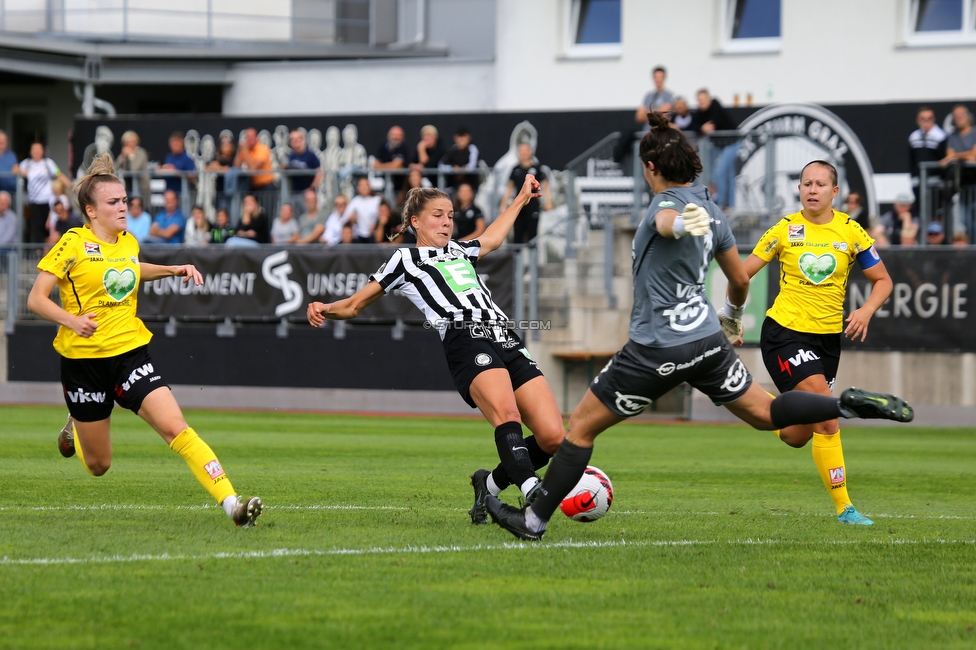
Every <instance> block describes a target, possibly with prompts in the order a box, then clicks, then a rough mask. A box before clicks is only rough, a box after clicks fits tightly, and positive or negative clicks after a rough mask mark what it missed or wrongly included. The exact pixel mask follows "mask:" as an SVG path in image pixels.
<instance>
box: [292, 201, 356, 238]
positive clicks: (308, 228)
mask: <svg viewBox="0 0 976 650" xmlns="http://www.w3.org/2000/svg"><path fill="white" fill-rule="evenodd" d="M340 196H341V195H340ZM302 198H303V199H304V200H305V212H304V214H302V216H301V217H299V218H298V241H297V242H295V243H296V244H314V243H315V242H317V241H319V240H320V239H321V238H322V233H324V232H325V219H323V218H322V211H321V210H319V196H318V194H317V193H316V191H315V190H313V189H311V188H309V189H307V190H305V192H304V194H303V195H302ZM342 200H343V201H345V200H346V197H345V196H343V197H342Z"/></svg>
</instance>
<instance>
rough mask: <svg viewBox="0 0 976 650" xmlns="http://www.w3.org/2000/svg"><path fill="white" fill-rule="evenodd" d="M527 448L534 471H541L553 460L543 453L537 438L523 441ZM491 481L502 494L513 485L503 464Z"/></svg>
mask: <svg viewBox="0 0 976 650" xmlns="http://www.w3.org/2000/svg"><path fill="white" fill-rule="evenodd" d="M523 442H524V443H525V446H526V447H527V448H528V450H529V460H531V461H532V469H533V470H534V471H535V470H540V469H542V468H543V467H545V466H546V465H548V464H549V459H550V458H552V454H547V453H546V452H544V451H542V448H541V447H539V441H538V440H536V439H535V436H529V437H528V438H525V439H524V440H523ZM491 479H492V480H493V481H494V482H495V485H496V486H497V487H498V491H499V492H501V491H502V490H504V489H505V488H507V487H508V486H509V485H511V484H512V480H511V479H510V478H509V476H508V472H506V471H505V466H504V465H502V464H501V463H499V464H498V467H496V468H495V469H494V470H492V472H491Z"/></svg>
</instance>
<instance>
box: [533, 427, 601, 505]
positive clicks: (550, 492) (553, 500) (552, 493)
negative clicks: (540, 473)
mask: <svg viewBox="0 0 976 650" xmlns="http://www.w3.org/2000/svg"><path fill="white" fill-rule="evenodd" d="M592 455H593V447H579V446H577V445H574V444H573V443H571V442H570V441H569V440H563V441H562V443H560V445H559V449H557V450H556V455H555V456H553V457H552V461H551V462H550V463H549V469H548V470H546V475H545V477H544V478H543V479H542V487H541V488H540V490H539V493H538V495H537V496H536V498H535V501H533V502H532V505H531V506H530V507H531V508H532V512H533V514H535V516H537V517H538V518H539V519H541V520H542V521H543V522H546V521H549V518H550V517H552V513H554V512H555V511H556V508H558V507H559V503H560V502H561V501H562V500H563V499H564V498H565V497H566V495H567V494H569V491H570V490H572V489H573V488H574V487H576V484H577V483H579V480H580V477H582V476H583V472H585V471H586V466H587V465H588V464H589V462H590V457H591V456H592Z"/></svg>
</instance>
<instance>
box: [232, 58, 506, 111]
mask: <svg viewBox="0 0 976 650" xmlns="http://www.w3.org/2000/svg"><path fill="white" fill-rule="evenodd" d="M230 80H231V82H232V85H230V86H228V88H227V90H226V91H225V92H224V108H223V112H224V115H315V114H335V113H390V114H404V113H451V112H460V111H490V110H492V109H493V108H494V101H493V100H494V72H493V64H492V62H491V61H470V60H468V61H455V60H449V59H397V60H384V61H373V60H364V61H314V62H301V63H296V62H282V63H247V64H238V65H235V66H234V68H233V69H232V70H231V73H230Z"/></svg>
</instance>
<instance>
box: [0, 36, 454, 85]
mask: <svg viewBox="0 0 976 650" xmlns="http://www.w3.org/2000/svg"><path fill="white" fill-rule="evenodd" d="M446 55H447V52H446V50H444V49H438V48H429V47H426V46H420V45H415V46H408V47H403V48H399V47H368V46H364V45H320V44H310V43H234V42H214V43H200V42H199V41H190V42H153V41H143V42H132V41H127V42H118V41H92V40H79V39H75V38H71V37H67V36H63V35H57V36H51V35H36V36H12V35H9V34H2V35H0V70H2V71H4V72H11V73H15V74H22V75H30V76H34V77H43V78H48V79H58V80H62V81H74V82H79V83H95V84H227V83H229V78H228V73H229V71H230V68H231V66H232V65H233V64H235V63H240V62H244V61H314V60H339V59H384V58H386V59H392V58H396V59H400V58H414V57H443V56H446Z"/></svg>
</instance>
